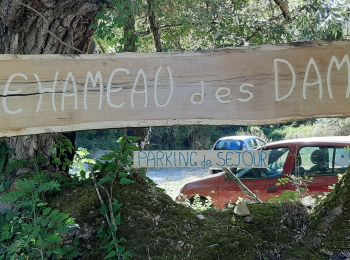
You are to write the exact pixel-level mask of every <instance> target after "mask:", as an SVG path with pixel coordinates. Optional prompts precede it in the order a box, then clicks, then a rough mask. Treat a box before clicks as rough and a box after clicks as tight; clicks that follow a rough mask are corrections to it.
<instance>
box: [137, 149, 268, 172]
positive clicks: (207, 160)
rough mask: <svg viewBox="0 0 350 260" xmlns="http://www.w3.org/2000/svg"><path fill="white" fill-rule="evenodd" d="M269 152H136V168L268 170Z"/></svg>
mask: <svg viewBox="0 0 350 260" xmlns="http://www.w3.org/2000/svg"><path fill="white" fill-rule="evenodd" d="M269 153H270V152H269V151H264V150H244V151H242V150H237V151H235V150H230V151H226V150H225V151H223V150H221V151H220V150H215V151H214V150H208V151H206V150H197V151H196V150H180V151H179V150H177V151H176V150H174V151H140V152H134V157H133V160H134V163H133V167H134V168H148V167H155V168H168V167H220V168H223V167H234V168H238V167H239V168H266V167H267V166H268V157H269Z"/></svg>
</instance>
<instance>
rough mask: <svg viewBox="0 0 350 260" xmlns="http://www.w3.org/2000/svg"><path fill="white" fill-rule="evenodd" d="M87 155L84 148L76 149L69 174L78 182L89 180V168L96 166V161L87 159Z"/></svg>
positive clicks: (87, 152)
mask: <svg viewBox="0 0 350 260" xmlns="http://www.w3.org/2000/svg"><path fill="white" fill-rule="evenodd" d="M89 155H90V153H89V151H88V150H87V149H85V148H78V150H77V151H76V153H75V156H74V160H73V163H72V166H71V168H70V173H71V174H72V175H73V176H76V177H77V178H78V179H80V180H85V179H89V178H91V167H93V166H94V165H95V164H96V161H95V160H94V159H91V158H88V156H89Z"/></svg>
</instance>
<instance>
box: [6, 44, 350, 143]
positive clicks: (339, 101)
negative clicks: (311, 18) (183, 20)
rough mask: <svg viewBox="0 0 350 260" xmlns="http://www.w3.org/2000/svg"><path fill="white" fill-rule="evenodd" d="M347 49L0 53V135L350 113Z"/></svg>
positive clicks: (304, 46)
mask: <svg viewBox="0 0 350 260" xmlns="http://www.w3.org/2000/svg"><path fill="white" fill-rule="evenodd" d="M349 52H350V42H347V41H343V42H331V43H328V42H312V43H299V44H291V45H278V46H259V47H244V48H232V49H219V50H214V51H209V52H196V53H157V54H135V53H123V54H116V55H76V56H60V55H36V56H31V55H28V56H13V55H0V100H1V101H0V136H14V135H24V134H36V133H45V132H53V131H55V132H62V131H73V130H84V129H102V128H122V127H138V126H162V125H180V124H181V125H188V124H203V125H204V124H216V125H225V124H245V125H252V124H272V123H279V122H284V121H287V120H296V119H303V118H314V117H324V116H350V61H349ZM93 81H96V82H95V83H96V84H93V83H92V82H93ZM101 82H102V83H101Z"/></svg>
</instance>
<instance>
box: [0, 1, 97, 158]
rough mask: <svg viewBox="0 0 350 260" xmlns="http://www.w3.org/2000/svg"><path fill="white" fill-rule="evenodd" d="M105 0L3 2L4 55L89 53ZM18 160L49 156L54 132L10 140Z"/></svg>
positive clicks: (0, 36) (0, 47) (0, 37)
mask: <svg viewBox="0 0 350 260" xmlns="http://www.w3.org/2000/svg"><path fill="white" fill-rule="evenodd" d="M102 4H103V0H74V1H72V0H2V1H0V12H1V14H0V54H78V53H86V52H87V51H88V49H89V44H90V42H91V38H92V35H93V30H92V29H90V25H91V24H93V23H95V16H96V13H97V12H98V11H99V10H100V8H101V6H102ZM7 143H8V145H9V146H10V148H11V149H12V151H13V157H14V158H16V159H24V160H28V159H31V158H33V157H34V156H36V155H37V154H38V152H39V151H40V152H42V153H43V154H44V155H46V156H48V155H49V148H50V146H51V145H52V144H53V143H54V138H53V135H50V134H45V135H37V136H23V137H13V138H9V139H8V140H7Z"/></svg>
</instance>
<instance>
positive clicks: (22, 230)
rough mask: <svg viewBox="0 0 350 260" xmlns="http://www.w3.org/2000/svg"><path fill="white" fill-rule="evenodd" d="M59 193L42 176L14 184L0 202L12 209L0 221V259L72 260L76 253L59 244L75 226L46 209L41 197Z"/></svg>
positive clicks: (53, 182) (52, 184) (60, 215)
mask: <svg viewBox="0 0 350 260" xmlns="http://www.w3.org/2000/svg"><path fill="white" fill-rule="evenodd" d="M59 189H60V185H59V183H57V182H56V181H48V180H47V176H45V175H43V174H37V175H34V176H33V177H32V178H27V179H22V180H20V181H18V182H16V190H15V191H12V192H8V193H5V194H4V195H2V196H1V198H0V201H2V202H5V203H9V204H11V205H15V209H14V210H10V211H9V212H7V213H6V214H4V215H1V218H0V230H1V237H0V249H1V251H2V252H3V254H2V256H0V259H48V258H50V259H61V258H63V257H64V258H65V259H73V258H74V257H76V256H78V255H79V252H78V251H77V249H76V248H75V247H73V246H70V245H65V244H64V243H63V238H64V236H65V235H66V234H67V233H68V232H69V231H70V230H71V229H72V228H73V227H74V225H75V223H74V220H73V219H72V218H70V217H69V215H68V214H66V213H62V212H59V211H58V210H55V209H52V208H50V207H48V206H47V203H46V202H45V201H44V197H45V195H46V194H48V193H52V192H57V191H58V190H59Z"/></svg>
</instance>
